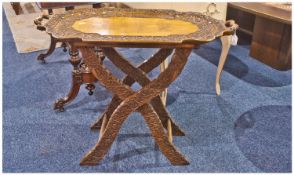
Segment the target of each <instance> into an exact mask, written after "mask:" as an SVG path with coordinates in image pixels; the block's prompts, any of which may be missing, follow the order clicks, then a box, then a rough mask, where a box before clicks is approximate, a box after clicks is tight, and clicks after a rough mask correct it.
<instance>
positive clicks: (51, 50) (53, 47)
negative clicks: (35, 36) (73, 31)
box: [37, 36, 57, 63]
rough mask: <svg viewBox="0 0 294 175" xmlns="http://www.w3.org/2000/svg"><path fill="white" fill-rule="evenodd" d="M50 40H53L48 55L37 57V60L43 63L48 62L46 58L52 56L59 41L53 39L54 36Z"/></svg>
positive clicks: (43, 54)
mask: <svg viewBox="0 0 294 175" xmlns="http://www.w3.org/2000/svg"><path fill="white" fill-rule="evenodd" d="M50 40H51V42H50V47H49V49H48V51H47V52H46V53H41V54H40V55H38V57H37V60H39V61H42V63H45V62H46V61H45V58H46V57H48V56H49V55H51V54H52V53H53V51H54V50H55V48H56V43H57V40H56V39H55V38H53V37H52V36H51V39H50Z"/></svg>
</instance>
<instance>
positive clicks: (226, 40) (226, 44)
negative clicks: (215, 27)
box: [215, 35, 232, 95]
mask: <svg viewBox="0 0 294 175" xmlns="http://www.w3.org/2000/svg"><path fill="white" fill-rule="evenodd" d="M220 39H221V42H222V52H221V55H220V58H219V63H218V67H217V73H216V80H215V90H216V95H220V77H221V73H222V71H223V67H224V64H225V62H226V59H227V56H228V53H229V49H230V46H231V40H232V36H231V35H226V36H222V37H221V38H220Z"/></svg>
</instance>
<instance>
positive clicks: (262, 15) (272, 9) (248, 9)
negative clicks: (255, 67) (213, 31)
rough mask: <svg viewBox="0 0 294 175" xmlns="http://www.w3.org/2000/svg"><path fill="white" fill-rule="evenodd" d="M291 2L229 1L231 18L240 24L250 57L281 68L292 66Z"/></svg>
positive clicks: (241, 36)
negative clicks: (249, 46)
mask: <svg viewBox="0 0 294 175" xmlns="http://www.w3.org/2000/svg"><path fill="white" fill-rule="evenodd" d="M291 6H292V5H291V4H289V3H229V5H228V12H227V19H234V20H235V21H236V22H237V23H238V24H239V29H238V31H237V34H238V36H239V37H240V39H241V43H242V42H246V43H251V48H250V56H252V57H253V58H255V59H257V60H259V61H261V62H263V63H265V64H267V65H269V66H271V67H273V68H275V69H278V70H288V69H291V58H292V51H291V50H292V42H291V38H292V34H291V31H292V25H291V24H292V19H291V11H292V10H291V9H292V7H291Z"/></svg>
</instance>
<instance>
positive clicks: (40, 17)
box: [34, 15, 50, 31]
mask: <svg viewBox="0 0 294 175" xmlns="http://www.w3.org/2000/svg"><path fill="white" fill-rule="evenodd" d="M49 18H50V16H49V15H40V16H39V17H38V18H37V19H35V20H34V24H35V25H36V26H37V29H38V30H40V31H45V30H46V28H45V27H44V26H43V25H42V21H43V19H47V20H48V19H49Z"/></svg>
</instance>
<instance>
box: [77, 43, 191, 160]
mask: <svg viewBox="0 0 294 175" xmlns="http://www.w3.org/2000/svg"><path fill="white" fill-rule="evenodd" d="M80 50H81V52H82V55H83V57H84V59H85V63H86V64H87V65H88V66H89V67H90V68H92V73H93V74H94V76H95V77H96V78H97V79H98V80H99V82H100V83H101V84H102V85H104V86H105V87H106V88H107V89H108V90H110V91H112V92H113V93H114V94H116V95H117V96H118V97H119V98H120V99H124V100H122V102H121V103H120V105H119V106H118V107H117V108H116V109H115V111H114V112H113V113H112V115H111V116H110V118H109V120H108V122H107V124H105V125H106V126H105V129H104V130H103V131H102V132H101V133H102V135H101V136H100V138H99V140H98V142H97V144H96V145H95V146H94V147H93V149H92V150H91V151H90V152H88V154H87V155H86V156H85V157H84V158H83V159H82V160H81V163H80V164H81V165H96V164H98V162H99V161H101V160H102V158H103V157H104V156H105V154H106V153H107V152H108V150H109V148H110V146H111V144H112V143H113V141H114V139H115V138H116V136H117V134H118V132H119V130H120V128H121V126H122V124H123V122H124V120H125V119H126V118H127V117H128V116H129V115H130V114H131V113H132V112H134V111H136V110H137V111H139V112H140V113H141V114H142V116H143V117H144V119H145V121H146V123H147V125H148V126H149V128H150V130H151V133H152V136H153V137H154V138H155V141H156V143H157V144H158V146H159V148H160V150H161V151H162V152H163V154H164V155H165V156H166V157H167V158H168V159H169V161H170V162H171V163H172V164H173V165H186V164H188V163H189V162H188V161H187V160H186V159H185V157H184V156H183V155H182V154H180V153H179V152H178V151H177V149H176V148H175V147H174V145H173V144H172V143H171V142H170V141H169V139H168V137H167V134H166V132H165V130H164V128H163V125H162V123H161V120H160V119H159V116H158V115H157V113H156V112H155V110H154V109H153V108H152V107H151V105H149V102H150V101H151V100H152V99H153V98H155V97H157V96H158V95H159V94H160V93H161V92H162V91H164V90H165V89H166V88H167V86H168V85H169V84H171V83H172V82H173V81H174V80H175V79H176V78H177V77H178V75H179V74H180V73H181V71H182V70H183V68H184V65H185V64H186V62H187V58H188V56H189V55H190V53H191V50H192V49H191V48H187V49H176V51H175V53H174V55H173V58H172V61H171V63H170V64H169V66H168V68H167V69H166V70H165V71H164V72H162V73H161V74H160V75H159V76H158V77H157V78H156V79H154V80H152V81H151V82H149V83H146V85H145V86H143V87H142V89H141V90H140V91H138V92H134V91H133V90H132V89H131V88H130V87H129V86H127V85H125V84H123V83H122V82H121V81H120V80H118V79H117V78H116V77H114V76H113V75H112V74H111V73H110V72H109V71H107V69H106V68H104V66H103V65H101V64H100V63H99V61H98V62H97V60H95V53H94V52H93V50H92V49H91V48H81V49H80ZM110 50H111V49H110ZM110 50H109V51H110ZM103 51H105V52H107V48H104V49H103ZM122 67H123V66H120V68H121V69H122ZM137 70H138V71H141V70H140V69H137ZM141 73H143V74H144V72H143V71H142V72H141ZM132 78H134V79H136V77H132ZM145 78H146V77H145ZM140 81H146V80H140ZM105 121H107V120H105ZM103 123H105V122H103Z"/></svg>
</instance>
